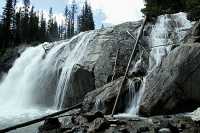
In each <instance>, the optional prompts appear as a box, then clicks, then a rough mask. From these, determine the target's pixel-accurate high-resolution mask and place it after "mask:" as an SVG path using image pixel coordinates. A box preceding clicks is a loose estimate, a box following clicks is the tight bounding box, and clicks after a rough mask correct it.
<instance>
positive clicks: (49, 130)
mask: <svg viewBox="0 0 200 133" xmlns="http://www.w3.org/2000/svg"><path fill="white" fill-rule="evenodd" d="M60 130H61V123H60V122H59V120H58V118H48V119H46V120H45V121H44V123H43V125H41V126H40V127H39V133H58V132H59V131H60Z"/></svg>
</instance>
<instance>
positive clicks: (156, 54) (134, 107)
mask: <svg viewBox="0 0 200 133" xmlns="http://www.w3.org/2000/svg"><path fill="white" fill-rule="evenodd" d="M191 27H192V24H191V22H190V21H189V20H187V16H186V14H185V13H178V14H173V15H162V16H159V17H158V18H157V22H156V24H155V25H154V26H153V27H152V31H151V35H150V38H151V39H150V41H149V47H150V48H151V52H150V54H149V68H148V74H147V76H148V75H149V73H151V72H152V70H153V69H155V68H156V67H159V65H160V64H161V63H162V60H163V59H164V58H165V57H166V56H167V55H168V54H169V52H170V51H171V49H172V46H173V44H181V43H182V41H183V39H184V38H185V37H186V35H187V30H188V29H190V28H191ZM140 60H141V59H140ZM140 60H139V61H140ZM136 65H137V63H136ZM147 76H146V77H144V78H143V82H142V85H141V86H140V89H139V91H138V92H135V91H133V93H134V94H133V98H132V99H133V100H132V103H131V107H130V108H129V109H128V110H127V114H128V115H137V114H138V111H139V105H140V102H141V99H142V96H143V93H144V92H145V83H146V78H147ZM132 84H133V83H132V82H129V86H130V87H131V88H132V89H133V90H135V86H133V85H132Z"/></svg>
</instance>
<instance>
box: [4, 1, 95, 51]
mask: <svg viewBox="0 0 200 133" xmlns="http://www.w3.org/2000/svg"><path fill="white" fill-rule="evenodd" d="M16 4H17V1H16V0H6V5H5V7H4V8H3V14H2V16H1V20H0V48H1V49H2V48H9V47H15V46H18V45H20V44H33V43H35V44H38V43H40V42H46V41H49V42H51V41H57V40H61V39H67V38H71V37H72V36H74V35H76V34H78V33H79V32H82V31H87V30H94V29H95V24H94V20H93V13H92V9H91V6H90V5H89V4H88V2H87V1H85V3H84V5H83V7H82V9H81V10H80V9H79V8H78V5H77V3H76V1H75V0H73V1H72V3H71V4H69V5H66V8H65V11H64V16H65V21H64V22H62V24H60V25H59V24H58V22H57V21H56V17H55V15H54V13H53V8H50V9H49V14H48V15H49V16H48V22H47V18H45V15H44V13H43V12H38V11H35V8H34V6H31V2H30V0H23V7H20V8H16ZM79 10H80V11H79Z"/></svg>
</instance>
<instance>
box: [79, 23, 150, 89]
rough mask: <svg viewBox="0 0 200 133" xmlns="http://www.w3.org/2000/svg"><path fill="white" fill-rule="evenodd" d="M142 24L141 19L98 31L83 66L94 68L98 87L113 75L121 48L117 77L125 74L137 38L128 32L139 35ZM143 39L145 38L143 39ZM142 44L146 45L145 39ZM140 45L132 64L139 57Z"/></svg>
mask: <svg viewBox="0 0 200 133" xmlns="http://www.w3.org/2000/svg"><path fill="white" fill-rule="evenodd" d="M140 26H141V21H138V22H127V23H123V24H120V25H117V26H114V27H109V28H105V29H100V30H98V31H97V33H96V35H95V36H94V38H92V39H91V40H90V42H89V44H88V46H87V54H86V55H85V58H84V59H83V63H82V65H83V66H87V67H88V70H89V71H91V70H92V69H93V70H94V75H95V85H96V87H97V88H99V87H102V86H103V85H105V84H107V83H108V82H109V81H110V79H111V77H112V75H113V68H114V65H115V59H116V54H117V51H118V49H119V55H118V59H117V65H116V75H115V78H114V79H117V78H119V77H121V76H123V75H124V72H125V69H126V66H127V64H128V60H129V57H130V55H131V52H132V49H133V46H134V43H135V40H134V39H133V38H132V37H131V36H130V35H129V34H128V33H127V31H129V32H130V33H131V34H132V35H133V36H135V37H136V36H137V33H138V30H139V28H140ZM142 40H143V39H142ZM141 44H143V45H144V47H145V46H146V47H147V45H145V42H144V41H141ZM138 50H139V49H138V47H137V49H136V52H135V56H134V57H135V58H134V59H133V62H132V64H131V67H133V66H134V64H135V62H136V61H137V60H138V59H139V56H140V55H139V52H138Z"/></svg>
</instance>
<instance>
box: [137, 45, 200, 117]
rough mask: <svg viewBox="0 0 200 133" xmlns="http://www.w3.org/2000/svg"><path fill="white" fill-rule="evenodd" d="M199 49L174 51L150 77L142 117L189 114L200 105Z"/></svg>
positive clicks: (184, 47)
mask: <svg viewBox="0 0 200 133" xmlns="http://www.w3.org/2000/svg"><path fill="white" fill-rule="evenodd" d="M199 62H200V45H199V44H192V45H184V46H180V47H178V48H176V49H174V50H173V51H172V52H171V53H170V54H169V56H167V57H166V58H165V59H164V60H163V62H162V63H161V65H160V66H158V67H157V68H156V69H154V70H153V72H152V73H150V74H149V75H148V77H147V81H146V84H145V93H144V95H143V98H142V102H141V105H140V114H142V115H145V116H150V115H161V114H162V115H163V114H174V113H182V112H190V111H193V110H195V109H196V108H197V107H198V106H199V105H200V97H199V94H200V89H199V82H200V80H199V79H200V78H199V77H200V67H199V66H200V64H199Z"/></svg>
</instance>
